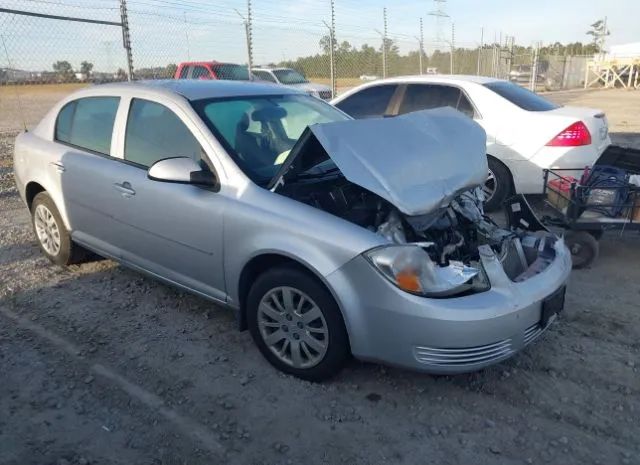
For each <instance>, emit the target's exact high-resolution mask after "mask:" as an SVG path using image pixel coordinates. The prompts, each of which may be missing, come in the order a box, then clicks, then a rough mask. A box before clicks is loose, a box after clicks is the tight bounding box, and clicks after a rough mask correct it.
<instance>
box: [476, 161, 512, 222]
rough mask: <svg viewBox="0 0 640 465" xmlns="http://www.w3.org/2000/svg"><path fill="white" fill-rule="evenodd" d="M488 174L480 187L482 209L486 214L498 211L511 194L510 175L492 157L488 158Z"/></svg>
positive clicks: (505, 168)
mask: <svg viewBox="0 0 640 465" xmlns="http://www.w3.org/2000/svg"><path fill="white" fill-rule="evenodd" d="M488 163H489V173H488V175H487V180H486V181H485V183H484V186H483V187H482V190H483V192H484V209H485V210H486V211H488V212H492V211H496V210H498V209H499V208H500V207H501V206H502V204H503V202H504V201H505V200H506V199H507V198H508V197H509V196H510V195H511V194H512V193H513V187H512V182H511V174H510V173H509V170H508V169H507V167H506V166H504V165H503V164H502V163H500V162H499V161H498V160H496V159H495V158H493V157H488Z"/></svg>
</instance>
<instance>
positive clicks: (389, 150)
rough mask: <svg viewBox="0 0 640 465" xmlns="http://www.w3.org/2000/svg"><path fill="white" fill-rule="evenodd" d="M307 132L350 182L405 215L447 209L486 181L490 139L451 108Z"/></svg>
mask: <svg viewBox="0 0 640 465" xmlns="http://www.w3.org/2000/svg"><path fill="white" fill-rule="evenodd" d="M309 129H310V130H311V132H312V133H313V135H314V136H315V137H316V138H317V139H318V141H319V142H320V143H321V144H322V146H323V148H324V149H325V150H326V152H327V154H328V155H329V157H331V159H332V160H333V161H334V163H335V164H336V165H337V166H338V168H339V169H340V171H341V172H342V174H343V175H344V176H345V177H346V178H347V179H348V180H349V181H351V182H352V183H354V184H357V185H359V186H361V187H364V188H365V189H367V190H369V191H371V192H373V193H375V194H377V195H379V196H380V197H382V198H384V199H385V200H387V201H389V202H390V203H391V204H393V205H394V206H395V207H396V208H398V210H400V211H401V212H403V213H405V214H406V215H410V216H414V215H423V214H426V213H430V212H432V211H434V210H436V209H438V208H440V207H446V206H448V205H449V203H450V202H451V201H452V200H453V199H454V198H455V197H456V196H457V195H458V194H459V193H460V192H462V191H465V190H468V189H471V188H474V187H477V186H480V185H482V184H484V182H485V180H486V178H487V172H488V166H487V155H486V134H485V132H484V130H483V129H482V128H481V127H480V125H479V124H477V123H476V122H475V121H473V120H471V119H469V118H468V117H466V116H464V115H463V114H462V113H460V112H458V111H456V110H454V109H452V108H438V109H434V110H425V111H419V112H415V113H409V114H406V115H402V116H398V117H395V118H374V119H362V120H347V121H339V122H332V123H322V124H315V125H312V126H310V127H309Z"/></svg>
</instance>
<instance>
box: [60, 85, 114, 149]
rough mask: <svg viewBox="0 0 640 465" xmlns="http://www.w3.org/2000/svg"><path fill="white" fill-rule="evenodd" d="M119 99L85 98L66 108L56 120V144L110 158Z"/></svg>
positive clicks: (69, 104) (71, 103)
mask: <svg viewBox="0 0 640 465" xmlns="http://www.w3.org/2000/svg"><path fill="white" fill-rule="evenodd" d="M119 103H120V98H119V97H85V98H81V99H78V100H74V101H73V102H70V103H68V104H67V105H65V106H64V107H63V108H62V110H61V111H60V113H58V117H57V119H56V130H55V140H57V141H59V142H64V143H67V144H70V145H73V146H76V147H79V148H83V149H87V150H89V151H92V152H97V153H101V154H104V155H109V154H110V152H111V136H112V135H113V124H114V122H115V119H116V112H117V111H118V105H119Z"/></svg>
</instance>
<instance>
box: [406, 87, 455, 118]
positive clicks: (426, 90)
mask: <svg viewBox="0 0 640 465" xmlns="http://www.w3.org/2000/svg"><path fill="white" fill-rule="evenodd" d="M459 99H460V89H458V88H456V87H451V86H441V85H432V84H409V85H408V86H407V90H406V92H405V93H404V99H403V100H402V104H401V105H400V111H399V112H400V114H405V113H411V112H413V111H420V110H430V109H432V108H442V107H451V108H457V107H458V100H459Z"/></svg>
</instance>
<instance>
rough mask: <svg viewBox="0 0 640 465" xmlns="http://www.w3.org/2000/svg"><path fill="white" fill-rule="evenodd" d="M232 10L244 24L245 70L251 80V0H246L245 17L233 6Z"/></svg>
mask: <svg viewBox="0 0 640 465" xmlns="http://www.w3.org/2000/svg"><path fill="white" fill-rule="evenodd" d="M234 11H235V12H236V13H237V14H238V16H240V18H242V22H243V24H244V33H245V35H246V38H247V71H248V73H249V80H250V81H253V74H251V69H252V68H253V39H252V34H251V29H252V27H251V0H247V17H246V18H245V17H244V15H243V14H242V13H240V12H239V11H238V10H236V9H235V8H234Z"/></svg>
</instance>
